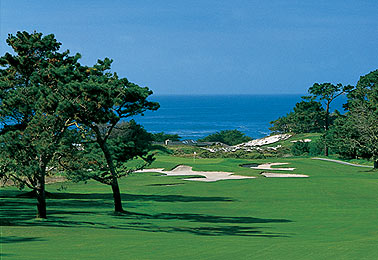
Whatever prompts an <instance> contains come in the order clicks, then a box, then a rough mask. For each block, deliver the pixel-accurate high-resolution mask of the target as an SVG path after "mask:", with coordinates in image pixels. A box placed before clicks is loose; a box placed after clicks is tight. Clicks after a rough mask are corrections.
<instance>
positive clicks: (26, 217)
mask: <svg viewBox="0 0 378 260" xmlns="http://www.w3.org/2000/svg"><path fill="white" fill-rule="evenodd" d="M264 161H267V160H254V161H253V162H264ZM268 161H270V162H273V161H279V162H290V166H294V167H297V170H296V171H295V172H297V173H303V174H308V175H310V176H311V177H310V178H303V179H302V178H287V179H282V178H281V179H279V178H276V179H274V178H257V179H249V180H231V181H220V182H216V183H201V182H188V181H182V180H180V178H179V177H161V176H158V175H157V174H134V175H132V176H130V177H128V178H125V179H123V180H122V181H121V182H120V185H121V190H122V192H123V199H124V204H125V207H126V208H127V209H128V210H130V211H132V212H136V213H142V214H144V215H141V214H140V215H129V216H117V215H114V214H112V213H111V210H112V198H111V194H110V188H109V187H107V186H104V185H100V184H97V183H92V182H90V183H88V184H86V185H85V184H70V183H67V184H65V185H66V186H67V187H68V189H67V190H66V191H63V192H57V191H56V189H57V188H58V187H60V186H61V184H53V185H48V190H49V191H51V192H54V193H55V192H56V193H55V194H56V195H55V196H56V198H55V199H49V200H48V213H49V219H48V220H47V221H40V220H35V219H33V215H34V211H35V208H34V203H35V201H34V200H33V199H20V198H17V199H15V198H14V196H15V195H16V194H18V193H19V192H18V191H16V190H14V189H12V188H3V189H2V190H1V195H2V196H3V198H2V199H1V208H0V214H1V216H0V217H1V219H2V225H3V226H2V231H1V232H2V243H1V246H2V253H3V259H173V258H177V259H231V258H233V259H377V258H378V248H377V246H376V245H377V244H376V243H377V242H376V241H377V240H378V228H377V226H378V225H377V222H376V216H377V215H378V208H377V203H378V196H377V194H378V182H377V179H378V174H377V173H372V172H369V171H368V170H367V169H361V168H357V167H351V166H344V165H339V164H335V163H331V162H323V161H315V160H310V159H304V158H298V159H269V160H268ZM246 162H248V161H246V160H236V159H201V160H198V159H197V160H196V161H195V162H194V160H193V159H185V158H174V157H165V156H161V157H159V158H158V160H157V161H156V162H155V163H154V165H153V167H166V168H172V167H174V166H175V165H177V164H187V165H192V166H194V169H195V170H225V171H233V172H237V173H238V174H244V175H256V176H258V173H259V171H255V170H252V169H247V168H241V167H238V165H239V164H240V163H246ZM249 162H251V161H249ZM169 183H171V184H173V183H178V184H180V185H176V186H160V185H159V184H169Z"/></svg>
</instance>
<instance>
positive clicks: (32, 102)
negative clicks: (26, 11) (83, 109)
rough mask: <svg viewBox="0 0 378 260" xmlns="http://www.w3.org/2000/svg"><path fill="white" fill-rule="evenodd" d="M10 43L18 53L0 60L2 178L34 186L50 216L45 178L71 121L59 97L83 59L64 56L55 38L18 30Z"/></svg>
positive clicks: (42, 212) (40, 212) (42, 211)
mask: <svg viewBox="0 0 378 260" xmlns="http://www.w3.org/2000/svg"><path fill="white" fill-rule="evenodd" d="M6 42H7V44H8V45H9V46H11V48H12V49H13V52H14V54H9V53H6V54H5V55H4V56H2V57H1V58H0V66H1V67H2V69H0V147H1V151H0V161H1V165H0V171H1V173H0V175H1V176H2V177H6V178H11V179H12V180H13V181H14V182H15V183H17V184H18V185H19V186H20V187H24V186H27V187H29V188H31V189H32V190H33V191H34V193H35V194H36V197H37V217H39V218H46V215H47V214H46V195H45V176H46V174H48V169H49V164H50V162H51V159H52V157H53V156H54V153H55V152H56V150H57V149H58V147H59V143H60V140H61V139H62V137H63V135H64V132H65V130H66V129H67V128H68V127H69V126H70V121H71V118H70V115H69V114H67V113H66V105H67V104H68V103H67V102H66V100H64V99H62V97H61V96H59V95H58V94H57V93H58V90H59V89H60V88H62V87H63V86H64V85H65V84H68V83H69V82H70V81H71V80H74V79H75V70H76V68H77V60H78V59H79V57H80V56H79V55H76V56H75V57H72V56H69V55H68V54H69V52H68V51H66V52H63V53H59V52H58V50H59V48H60V45H61V44H60V43H59V42H57V40H56V39H55V37H54V35H52V34H50V35H47V36H43V35H42V34H41V33H36V32H34V33H32V34H29V33H27V32H18V33H17V34H16V35H9V37H8V39H7V40H6Z"/></svg>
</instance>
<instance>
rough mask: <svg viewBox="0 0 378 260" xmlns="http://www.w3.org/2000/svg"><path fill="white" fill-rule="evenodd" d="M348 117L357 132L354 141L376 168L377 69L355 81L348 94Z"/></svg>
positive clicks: (377, 156) (377, 136) (377, 127)
mask: <svg viewBox="0 0 378 260" xmlns="http://www.w3.org/2000/svg"><path fill="white" fill-rule="evenodd" d="M346 108H347V109H348V110H349V112H348V117H349V119H350V120H351V121H352V122H353V123H354V124H353V127H354V130H355V131H357V133H358V138H356V139H355V141H356V142H357V143H358V145H359V146H360V147H362V148H363V149H364V150H365V151H367V152H368V153H369V154H370V155H371V158H372V159H373V161H374V168H378V70H375V71H372V72H370V73H368V74H366V75H364V76H362V77H360V80H359V81H358V82H357V85H356V88H355V89H353V91H351V92H350V93H349V94H348V103H347V104H346Z"/></svg>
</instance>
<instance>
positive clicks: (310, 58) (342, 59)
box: [0, 0, 378, 95]
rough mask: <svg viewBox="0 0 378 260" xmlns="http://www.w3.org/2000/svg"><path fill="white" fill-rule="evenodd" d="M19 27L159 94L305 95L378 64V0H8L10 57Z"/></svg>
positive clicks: (0, 32)
mask: <svg viewBox="0 0 378 260" xmlns="http://www.w3.org/2000/svg"><path fill="white" fill-rule="evenodd" d="M19 30H27V31H34V30H36V31H40V32H43V33H44V34H49V33H54V34H55V35H56V38H57V39H58V40H59V41H60V42H62V43H63V45H62V49H69V50H70V51H71V52H72V53H76V52H79V53H81V54H82V55H83V58H82V60H81V62H82V63H84V64H86V65H92V64H94V63H95V62H96V60H97V59H99V58H101V59H102V58H104V57H109V58H112V59H114V63H113V70H114V71H116V72H118V74H119V75H121V76H123V77H127V78H128V79H129V80H130V81H132V82H135V83H137V84H139V85H141V86H148V87H150V88H151V89H152V90H153V91H154V92H155V93H156V94H158V95H159V94H160V95H162V94H275V93H278V94H289V93H292V94H296V93H305V92H306V91H307V89H308V87H310V86H311V85H312V84H313V83H315V82H333V83H338V82H341V83H343V84H355V83H356V82H357V80H358V78H359V76H361V75H364V74H366V73H368V72H370V71H372V70H375V69H378V48H377V46H378V1H377V0H359V1H355V0H353V1H351V0H343V1H341V0H332V1H322V0H320V1H313V0H311V1H306V0H302V1H299V0H298V1H296V0H295V1H294V0H285V1H284V0H282V1H278V0H272V1H262V0H261V1H255V0H249V1H248V0H232V1H225V0H187V1H179V0H137V1H135V0H134V1H128V0H123V1H120V0H119V1H118V0H117V1H112V0H109V1H103V0H102V1H97V0H91V1H89V0H87V1H82V0H76V1H73V0H65V1H51V0H48V1H47V0H38V1H32V0H0V41H1V43H0V53H1V55H2V54H3V53H5V52H6V51H9V49H8V47H7V46H6V45H5V39H6V37H7V34H8V33H16V32H17V31H19Z"/></svg>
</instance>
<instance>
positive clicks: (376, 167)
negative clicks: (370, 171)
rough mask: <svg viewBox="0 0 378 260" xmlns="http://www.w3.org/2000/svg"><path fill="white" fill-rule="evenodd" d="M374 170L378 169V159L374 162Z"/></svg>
mask: <svg viewBox="0 0 378 260" xmlns="http://www.w3.org/2000/svg"><path fill="white" fill-rule="evenodd" d="M374 169H378V159H377V160H375V161H374Z"/></svg>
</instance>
